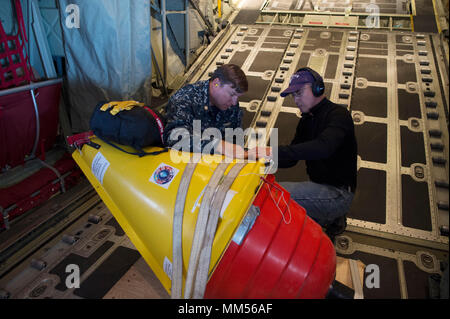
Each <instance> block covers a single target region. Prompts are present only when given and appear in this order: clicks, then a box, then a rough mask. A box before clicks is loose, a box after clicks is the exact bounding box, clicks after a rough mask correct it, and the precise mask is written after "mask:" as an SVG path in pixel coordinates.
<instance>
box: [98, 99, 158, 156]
mask: <svg viewBox="0 0 450 319" xmlns="http://www.w3.org/2000/svg"><path fill="white" fill-rule="evenodd" d="M105 103H107V102H100V103H98V104H97V106H96V107H95V109H94V112H93V113H92V116H91V121H90V127H91V130H92V131H93V132H94V134H95V135H96V136H97V137H98V138H100V139H101V140H103V141H104V142H105V143H108V144H109V145H111V146H113V147H115V148H117V149H119V150H121V151H123V152H125V153H128V154H133V155H138V156H139V157H142V156H145V155H157V154H160V153H163V152H167V149H163V150H161V151H156V152H151V153H147V152H144V151H143V150H142V149H143V148H144V147H146V146H160V147H162V146H163V131H164V126H165V120H164V117H163V116H162V115H161V114H157V113H156V112H155V111H153V110H151V109H150V108H149V107H147V106H134V107H133V108H132V109H130V110H127V109H125V110H121V111H120V112H118V113H117V114H115V115H112V114H111V113H110V109H108V110H106V111H102V110H101V107H102V106H103V105H104V104H105ZM115 143H117V144H121V145H128V146H132V147H133V148H134V149H136V150H137V152H128V151H126V150H124V149H123V148H121V147H120V146H118V145H116V144H115Z"/></svg>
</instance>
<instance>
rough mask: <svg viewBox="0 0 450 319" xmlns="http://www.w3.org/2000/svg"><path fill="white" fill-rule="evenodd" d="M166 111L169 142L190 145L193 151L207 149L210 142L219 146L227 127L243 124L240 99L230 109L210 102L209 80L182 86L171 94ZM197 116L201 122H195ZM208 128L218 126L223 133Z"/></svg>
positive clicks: (178, 147) (211, 145) (176, 144)
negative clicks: (213, 133) (211, 134)
mask: <svg viewBox="0 0 450 319" xmlns="http://www.w3.org/2000/svg"><path fill="white" fill-rule="evenodd" d="M165 113H166V120H167V122H166V127H165V129H164V143H165V146H168V147H174V148H177V149H180V147H182V148H183V150H187V148H188V149H189V151H190V152H203V151H204V148H205V147H206V146H207V145H209V147H215V145H217V143H218V142H220V140H221V139H222V140H225V129H226V128H231V129H236V128H240V127H241V125H242V123H241V122H242V111H241V110H240V108H239V102H238V104H236V105H234V106H232V107H230V108H229V109H227V110H226V111H221V110H219V109H218V108H217V107H215V106H209V80H205V81H199V82H196V83H193V84H188V85H186V86H184V87H182V88H181V89H180V90H178V91H177V92H176V93H175V94H173V95H172V96H171V97H170V99H169V102H168V104H167V106H166V109H165ZM194 120H200V121H201V122H196V123H194ZM194 124H195V125H194ZM199 124H201V125H199ZM194 126H195V128H196V130H194ZM208 128H217V129H218V130H219V131H220V133H221V136H209V135H210V134H208V131H207V132H205V130H206V129H208ZM204 133H205V134H204Z"/></svg>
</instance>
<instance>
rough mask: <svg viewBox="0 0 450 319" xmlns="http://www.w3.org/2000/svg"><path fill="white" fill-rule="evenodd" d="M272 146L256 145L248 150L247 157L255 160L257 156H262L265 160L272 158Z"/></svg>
mask: <svg viewBox="0 0 450 319" xmlns="http://www.w3.org/2000/svg"><path fill="white" fill-rule="evenodd" d="M272 156H273V155H272V148H271V147H265V146H257V147H254V148H252V149H250V150H249V151H248V159H251V160H257V159H259V158H264V159H267V160H270V159H272Z"/></svg>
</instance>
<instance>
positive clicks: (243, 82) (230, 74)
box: [211, 64, 248, 93]
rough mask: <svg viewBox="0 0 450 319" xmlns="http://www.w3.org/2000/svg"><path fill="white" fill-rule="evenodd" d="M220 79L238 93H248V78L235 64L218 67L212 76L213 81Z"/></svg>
mask: <svg viewBox="0 0 450 319" xmlns="http://www.w3.org/2000/svg"><path fill="white" fill-rule="evenodd" d="M216 78H218V79H219V80H220V82H222V83H223V84H231V87H232V88H233V89H235V90H236V92H238V93H244V92H247V91H248V82H247V77H246V76H245V73H244V71H242V70H241V68H240V67H238V66H237V65H235V64H224V65H222V66H220V67H218V68H217V69H216V70H215V71H214V73H213V74H212V76H211V81H212V80H214V79H216Z"/></svg>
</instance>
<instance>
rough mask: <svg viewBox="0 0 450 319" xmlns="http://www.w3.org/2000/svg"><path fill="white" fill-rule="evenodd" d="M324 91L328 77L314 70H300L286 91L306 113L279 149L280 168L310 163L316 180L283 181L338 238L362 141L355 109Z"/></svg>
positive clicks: (300, 201)
mask: <svg viewBox="0 0 450 319" xmlns="http://www.w3.org/2000/svg"><path fill="white" fill-rule="evenodd" d="M323 93H324V83H323V79H322V77H321V76H320V75H319V74H318V73H317V72H315V71H314V70H312V69H310V68H302V69H300V70H298V71H297V72H296V73H295V74H294V75H293V76H292V77H291V81H290V83H289V87H288V88H287V89H286V90H284V91H283V92H282V93H281V96H282V97H285V96H287V95H288V94H292V95H293V97H294V101H295V104H296V105H297V106H298V108H300V110H301V112H302V117H301V119H300V121H299V123H298V126H297V130H296V134H295V137H294V139H293V141H292V142H291V144H290V145H286V146H279V147H278V167H280V168H287V167H292V166H294V165H296V164H297V162H298V161H299V160H305V161H306V170H307V173H308V176H309V178H310V181H307V182H284V183H280V184H281V186H283V187H284V188H285V189H286V190H287V191H289V193H290V194H291V197H292V198H293V199H294V200H295V201H296V202H298V203H299V204H300V205H301V206H302V207H304V208H305V209H306V211H307V214H308V216H310V217H311V218H313V219H314V220H315V221H316V222H318V223H319V224H320V225H321V226H323V227H326V229H327V233H328V234H329V235H330V237H333V238H334V235H336V234H338V233H340V232H342V231H343V230H344V229H345V226H346V222H345V216H346V214H347V212H348V211H349V209H350V205H351V203H352V200H353V196H354V193H355V189H356V174H357V144H356V138H355V132H354V126H353V120H352V117H351V115H350V113H349V112H348V110H347V109H346V108H345V107H342V106H340V105H337V104H335V103H333V102H331V101H330V100H328V99H327V98H326V97H325V96H324V95H323ZM267 151H269V152H271V149H269V150H267V149H258V151H257V152H258V155H261V153H263V154H262V155H264V153H265V152H267Z"/></svg>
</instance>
